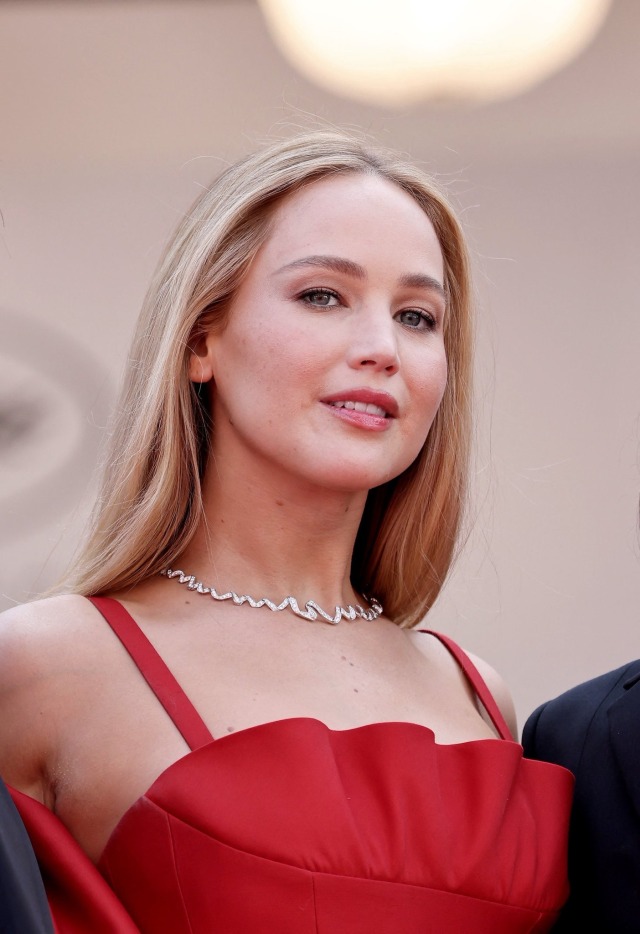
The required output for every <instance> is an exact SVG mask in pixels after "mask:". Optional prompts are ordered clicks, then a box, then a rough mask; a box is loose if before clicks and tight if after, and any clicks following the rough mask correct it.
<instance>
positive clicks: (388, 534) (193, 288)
mask: <svg viewBox="0 0 640 934" xmlns="http://www.w3.org/2000/svg"><path fill="white" fill-rule="evenodd" d="M344 173H368V174H374V175H378V176H380V177H383V178H385V179H387V180H389V181H391V182H393V183H395V184H396V185H398V186H399V187H400V188H402V189H403V190H404V191H406V192H408V193H409V194H410V195H411V196H412V197H413V198H414V199H415V201H416V202H417V203H418V204H419V205H420V207H421V208H422V209H423V210H424V212H425V214H426V215H427V216H428V217H429V219H430V220H431V223H432V224H433V226H434V228H435V231H436V234H437V236H438V240H439V242H440V247H441V249H442V253H443V257H444V268H445V287H446V291H447V299H448V313H447V316H446V326H445V334H444V340H445V347H446V352H447V358H448V374H449V375H448V382H447V387H446V390H445V394H444V398H443V400H442V403H441V405H440V409H439V411H438V414H437V416H436V418H435V421H434V423H433V426H432V428H431V431H430V433H429V436H428V438H427V441H426V443H425V445H424V447H423V449H422V451H421V453H420V455H419V456H418V458H417V459H416V460H415V461H414V463H413V464H412V465H411V466H410V467H409V468H408V469H407V470H406V471H404V473H403V474H401V475H400V476H399V477H397V478H396V479H394V480H392V481H390V482H389V483H386V484H384V485H383V486H381V487H378V488H376V489H374V490H372V491H371V492H370V493H369V495H368V499H367V504H366V508H365V512H364V516H363V519H362V522H361V524H360V529H359V532H358V536H357V540H356V544H355V549H354V553H353V561H352V582H353V584H354V586H355V587H356V588H357V589H358V590H360V591H361V592H365V593H369V594H373V595H375V596H376V597H378V599H380V600H381V602H382V603H383V605H384V607H385V611H386V614H387V616H388V617H389V618H390V619H392V620H394V622H396V623H397V624H399V625H402V626H411V625H414V624H415V623H416V622H418V621H419V620H420V619H421V618H422V617H423V616H424V614H425V613H426V612H427V610H428V609H429V607H430V606H431V605H432V604H433V602H434V600H435V599H436V597H437V595H438V592H439V591H440V588H441V586H442V584H443V582H444V579H445V577H446V575H447V572H448V570H449V566H450V564H451V560H452V557H453V555H454V551H455V546H456V541H457V537H458V533H459V528H460V522H461V516H462V513H463V507H464V503H465V493H466V482H467V472H468V451H469V434H470V381H471V366H472V362H471V353H472V324H471V310H470V304H471V301H470V282H469V269H468V257H467V250H466V246H465V241H464V236H463V234H462V231H461V228H460V225H459V223H458V221H457V219H456V216H455V213H454V211H453V209H452V208H451V206H450V205H449V202H448V200H447V198H446V197H445V195H444V194H443V192H442V191H441V190H440V189H439V187H438V186H437V185H436V184H435V182H434V181H433V179H432V178H430V177H429V176H428V175H427V174H425V173H424V172H422V171H420V170H419V169H417V168H415V167H414V166H412V165H411V164H409V163H408V162H405V161H403V160H402V159H401V158H399V157H398V156H397V155H396V154H394V153H390V152H388V151H386V150H383V149H381V148H379V147H377V146H372V145H370V144H369V143H367V142H364V141H362V140H361V139H358V138H357V137H354V136H351V135H348V134H344V133H339V132H333V131H319V132H313V133H307V134H304V135H300V136H297V137H295V138H293V139H288V140H286V141H282V142H278V143H275V144H272V145H270V146H269V147H267V148H265V149H263V150H261V151H259V152H257V153H255V154H253V155H250V156H248V157H247V158H245V159H243V160H242V161H240V162H238V163H236V164H235V165H233V166H231V168H229V169H227V170H226V171H225V172H224V173H223V174H222V175H221V176H220V177H219V178H218V179H217V180H216V181H215V182H214V184H213V185H212V187H211V188H209V189H208V190H207V191H205V192H204V194H202V195H201V197H200V198H199V199H198V200H197V201H196V203H195V204H194V206H193V207H192V209H191V210H190V211H189V213H188V214H187V215H186V217H185V218H184V220H183V221H182V223H181V225H180V226H179V228H178V230H177V231H176V234H175V236H174V237H173V239H172V240H171V242H170V244H169V246H168V248H167V250H166V252H165V255H164V257H163V259H162V260H161V262H160V265H159V267H158V270H157V272H156V274H155V276H154V279H153V281H152V284H151V287H150V289H149V292H148V294H147V297H146V299H145V303H144V306H143V309H142V314H141V316H140V319H139V322H138V327H137V331H136V335H135V338H134V341H133V346H132V350H131V354H130V357H129V361H128V368H127V373H126V379H125V383H124V386H123V390H122V395H121V398H120V402H119V405H118V407H117V410H116V414H115V418H114V423H113V429H112V431H111V435H110V438H109V446H108V449H107V451H106V459H105V466H104V476H103V480H102V487H101V491H100V495H99V497H98V500H97V504H96V507H95V509H94V513H93V517H92V521H91V525H90V528H89V533H88V537H87V540H86V542H85V544H84V546H83V547H82V549H81V551H80V553H79V555H78V557H77V559H76V561H75V562H74V564H73V566H72V567H71V569H70V571H69V574H68V576H67V579H66V581H65V582H64V584H65V587H66V588H67V589H69V590H71V591H73V592H76V593H82V594H85V595H89V594H97V593H101V592H105V591H108V590H120V589H123V588H129V587H131V586H133V585H135V584H137V583H139V582H140V581H142V580H144V579H145V578H147V577H149V576H150V575H153V574H156V573H158V572H159V571H160V570H162V569H163V568H165V567H167V566H168V565H171V564H173V562H174V561H175V559H176V558H177V557H178V556H179V555H180V554H181V552H182V551H183V550H184V548H185V546H186V545H187V543H188V542H189V541H190V539H191V538H192V536H193V534H194V532H195V529H196V527H197V525H198V523H199V522H200V520H201V518H202V515H203V503H202V491H201V481H202V475H203V472H204V466H205V462H206V453H207V447H208V444H209V441H210V432H211V430H212V426H211V424H210V422H209V418H208V412H207V406H206V402H205V396H206V394H200V393H199V392H198V391H197V388H196V387H195V386H194V385H193V384H192V383H191V382H190V380H189V375H188V360H189V356H190V350H189V347H190V342H193V339H194V337H195V336H196V335H197V334H198V332H199V330H200V329H202V328H204V327H217V328H220V329H222V328H224V325H225V322H226V316H227V311H228V308H229V304H230V299H231V298H232V296H233V294H234V292H235V290H236V289H237V287H238V285H239V283H240V282H241V280H242V277H243V276H244V274H245V273H246V271H247V269H248V267H249V264H250V263H251V261H252V259H253V257H254V256H255V255H256V252H257V251H258V250H259V248H260V247H261V245H262V244H263V243H264V242H265V240H266V238H267V237H268V234H269V226H270V220H271V217H272V214H273V210H274V208H275V206H276V204H277V203H278V202H279V201H280V200H281V199H282V197H283V196H284V195H285V194H288V193H289V192H292V191H295V190H297V189H299V188H301V187H302V186H304V185H306V184H308V183H310V182H312V181H314V180H317V179H320V178H323V177H326V176H329V175H333V174H344Z"/></svg>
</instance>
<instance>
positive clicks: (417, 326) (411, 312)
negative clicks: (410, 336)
mask: <svg viewBox="0 0 640 934" xmlns="http://www.w3.org/2000/svg"><path fill="white" fill-rule="evenodd" d="M395 318H396V320H397V321H399V322H400V324H403V325H404V326H405V327H406V328H409V329H410V330H411V331H435V328H436V320H435V318H434V317H433V315H430V314H429V313H428V312H427V311H420V310H419V309H417V308H405V310H404V311H399V312H398V313H397V315H396V316H395Z"/></svg>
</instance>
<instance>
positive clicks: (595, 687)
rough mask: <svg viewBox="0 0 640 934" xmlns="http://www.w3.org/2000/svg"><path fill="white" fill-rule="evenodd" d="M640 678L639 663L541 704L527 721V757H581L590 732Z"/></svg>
mask: <svg viewBox="0 0 640 934" xmlns="http://www.w3.org/2000/svg"><path fill="white" fill-rule="evenodd" d="M638 677H640V661H633V662H629V663H627V664H626V665H622V666H621V667H620V668H615V669H614V670H612V671H607V672H605V674H602V675H598V676H597V677H596V678H590V679H589V680H588V681H583V682H582V683H581V684H578V685H576V686H575V687H573V688H570V689H569V690H568V691H565V692H564V693H562V694H560V695H558V697H555V698H554V699H553V700H549V701H547V702H546V703H544V704H541V705H540V706H539V707H538V708H537V709H536V710H534V712H533V713H532V714H531V716H530V717H529V718H528V719H527V722H526V723H525V726H524V731H523V744H524V746H525V751H526V752H527V754H528V755H532V756H536V757H537V756H540V757H543V756H554V757H555V758H554V760H553V761H556V758H557V757H558V756H559V755H561V756H564V757H568V756H571V755H573V754H574V753H575V755H579V753H580V750H581V749H582V745H583V742H584V739H585V736H586V733H587V731H588V730H589V729H590V728H591V727H592V725H593V724H594V723H595V722H597V719H598V717H597V715H598V712H599V711H600V710H606V709H608V707H609V706H610V704H611V703H613V701H614V700H616V699H617V698H618V697H620V696H622V694H623V693H624V691H625V684H627V683H628V682H629V680H633V679H634V678H638Z"/></svg>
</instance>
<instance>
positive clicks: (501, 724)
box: [419, 629, 513, 740]
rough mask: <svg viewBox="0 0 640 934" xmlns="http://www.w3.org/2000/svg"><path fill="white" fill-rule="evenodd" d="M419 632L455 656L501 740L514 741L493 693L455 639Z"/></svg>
mask: <svg viewBox="0 0 640 934" xmlns="http://www.w3.org/2000/svg"><path fill="white" fill-rule="evenodd" d="M419 632H427V633H429V634H430V635H432V636H435V637H436V639H439V640H440V642H442V644H443V645H444V647H445V648H446V649H448V650H449V652H450V653H451V655H453V657H454V658H455V660H456V661H457V663H458V664H459V665H460V667H461V668H462V670H463V672H464V674H465V676H466V678H467V680H468V681H469V683H470V685H471V687H472V688H473V690H474V691H475V694H476V696H477V697H478V698H479V700H480V702H481V704H482V706H483V707H484V709H485V710H486V711H487V713H488V714H489V717H490V718H491V722H492V723H493V725H494V726H495V728H496V730H497V731H498V733H499V735H500V738H501V739H510V740H513V736H512V735H511V730H510V729H509V726H508V724H507V721H506V720H505V718H504V717H503V716H502V713H501V712H500V708H499V707H498V705H497V704H496V702H495V700H494V699H493V695H492V693H491V691H490V690H489V688H488V687H487V684H486V682H485V680H484V678H483V677H482V675H481V674H480V672H479V671H478V669H477V668H476V666H475V665H474V664H473V662H472V661H471V659H470V658H469V656H468V655H467V654H466V652H464V651H463V650H462V649H461V648H460V646H459V645H458V644H457V643H456V642H454V641H453V639H450V638H449V637H448V636H443V635H442V633H439V632H434V631H433V630H432V629H420V630H419Z"/></svg>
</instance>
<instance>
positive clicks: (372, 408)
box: [328, 399, 391, 418]
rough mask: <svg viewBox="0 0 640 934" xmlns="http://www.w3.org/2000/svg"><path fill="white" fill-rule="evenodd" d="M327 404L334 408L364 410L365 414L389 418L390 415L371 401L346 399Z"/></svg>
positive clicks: (354, 410)
mask: <svg viewBox="0 0 640 934" xmlns="http://www.w3.org/2000/svg"><path fill="white" fill-rule="evenodd" d="M328 405H331V406H333V407H334V408H336V409H351V410H352V411H353V412H364V413H365V414H366V415H377V416H378V418H390V417H391V416H390V415H389V413H388V412H387V411H385V409H383V408H382V406H380V405H374V404H373V402H355V401H353V400H352V399H347V400H345V401H344V402H343V401H342V400H340V401H339V402H329V403H328Z"/></svg>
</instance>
